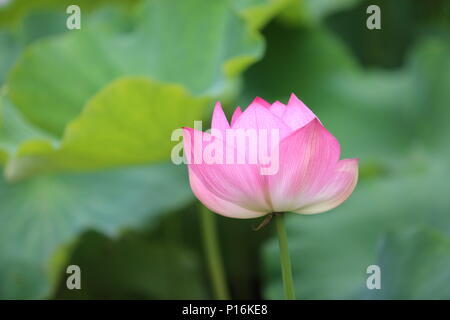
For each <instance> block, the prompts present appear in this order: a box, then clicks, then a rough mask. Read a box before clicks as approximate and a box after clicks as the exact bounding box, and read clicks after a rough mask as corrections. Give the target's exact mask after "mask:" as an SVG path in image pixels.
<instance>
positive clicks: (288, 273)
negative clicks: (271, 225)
mask: <svg viewBox="0 0 450 320" xmlns="http://www.w3.org/2000/svg"><path fill="white" fill-rule="evenodd" d="M274 216H275V221H276V225H277V232H278V243H279V246H280V261H281V274H282V277H283V287H284V296H285V298H286V300H295V289H294V280H293V278H292V267H291V257H290V255H289V248H288V239H287V234H286V227H285V223H284V213H275V214H274Z"/></svg>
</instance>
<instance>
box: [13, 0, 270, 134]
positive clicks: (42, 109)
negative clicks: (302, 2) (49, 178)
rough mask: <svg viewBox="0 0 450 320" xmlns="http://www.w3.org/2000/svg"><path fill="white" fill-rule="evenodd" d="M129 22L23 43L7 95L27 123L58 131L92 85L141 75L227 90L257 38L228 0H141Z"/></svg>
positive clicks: (201, 89) (254, 54) (254, 51)
mask: <svg viewBox="0 0 450 320" xmlns="http://www.w3.org/2000/svg"><path fill="white" fill-rule="evenodd" d="M137 9H138V10H137V11H136V12H137V13H136V15H137V17H136V18H135V24H134V25H131V26H129V28H130V29H131V30H114V29H113V30H109V29H108V28H100V29H99V27H98V25H94V26H92V25H89V24H88V25H87V26H85V27H82V29H81V30H74V31H72V32H68V33H66V34H64V35H62V36H59V37H55V38H52V39H44V40H42V41H38V42H36V43H35V44H33V45H31V46H30V47H29V48H27V50H25V52H24V53H23V55H22V56H21V58H20V59H19V61H18V63H17V64H16V65H15V67H14V68H13V70H12V71H11V74H10V78H9V81H8V95H9V97H10V98H11V100H12V102H13V104H14V105H15V106H16V107H17V108H19V109H20V110H21V111H22V112H23V114H24V115H25V116H26V117H27V118H29V119H30V121H32V122H33V123H35V124H37V125H39V126H41V127H42V128H44V129H46V130H48V131H50V132H54V133H57V134H61V133H62V132H63V130H64V128H65V126H66V124H67V123H68V122H70V121H71V120H72V119H73V118H74V117H75V116H76V115H77V114H79V113H80V111H81V109H82V108H83V106H84V105H85V103H86V102H87V101H88V99H89V98H90V97H91V96H92V95H94V94H95V93H96V92H97V91H98V90H99V89H101V88H102V87H103V86H105V85H106V84H107V83H108V82H110V81H111V80H113V79H115V78H117V77H119V76H123V75H147V76H150V77H152V78H154V79H156V80H160V81H164V82H175V83H179V84H181V85H183V86H185V87H186V88H187V89H188V90H189V91H191V92H192V93H194V94H206V93H208V94H211V95H225V94H226V93H230V91H229V90H231V87H232V86H233V83H235V81H234V80H233V79H236V76H238V75H239V74H240V72H242V70H244V69H245V68H246V67H247V66H248V65H249V64H251V63H252V62H254V61H255V60H257V59H258V58H259V57H260V56H261V54H262V51H263V41H262V38H261V36H259V35H258V34H257V32H256V30H253V29H252V28H250V27H249V26H248V24H247V23H246V21H245V20H244V19H243V18H241V17H240V16H239V14H238V13H236V11H235V10H234V9H233V8H232V6H231V4H230V3H229V1H226V0H221V1H203V0H182V1H181V0H149V1H146V2H144V3H142V6H139V7H138V8H137Z"/></svg>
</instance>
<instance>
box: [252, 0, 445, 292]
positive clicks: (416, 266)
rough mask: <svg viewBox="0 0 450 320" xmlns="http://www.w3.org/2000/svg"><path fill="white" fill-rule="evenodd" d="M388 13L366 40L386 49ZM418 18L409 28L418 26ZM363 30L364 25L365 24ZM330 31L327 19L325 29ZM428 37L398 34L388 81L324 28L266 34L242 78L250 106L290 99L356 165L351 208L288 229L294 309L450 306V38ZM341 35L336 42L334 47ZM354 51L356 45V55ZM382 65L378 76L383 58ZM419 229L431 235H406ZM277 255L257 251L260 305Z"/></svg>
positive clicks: (277, 284) (272, 248) (434, 31)
mask: <svg viewBox="0 0 450 320" xmlns="http://www.w3.org/2000/svg"><path fill="white" fill-rule="evenodd" d="M399 5H404V6H406V5H405V4H404V3H400V4H399ZM361 7H362V6H361ZM390 7H391V6H390V5H387V6H386V7H384V6H381V8H382V9H381V10H382V14H383V13H384V12H387V14H386V15H385V16H382V17H385V18H384V20H383V21H385V22H383V24H382V25H383V27H382V30H381V31H373V32H375V33H376V32H378V36H379V37H382V38H383V39H385V38H388V39H389V36H388V34H390V33H385V32H383V28H385V27H384V26H386V28H389V26H397V25H398V22H395V23H394V22H393V21H392V20H391V21H390V20H389V19H388V17H389V16H388V15H389V14H392V12H390V11H389V10H388V8H390ZM393 7H396V6H393ZM364 8H365V7H364ZM410 9H411V8H410ZM383 10H384V11H383ZM355 11H356V9H355ZM358 12H360V11H356V12H354V15H355V16H356V15H357V14H358ZM447 14H448V13H447ZM348 16H351V13H346V14H344V17H348ZM358 16H360V15H358ZM382 19H383V18H382ZM410 19H413V17H410ZM417 19H418V20H419V21H418V22H415V23H414V24H413V25H414V26H419V25H420V23H424V22H423V20H420V17H417ZM360 20H361V21H359V23H361V24H362V23H365V21H364V19H363V18H362V16H360ZM337 21H339V17H334V18H333V24H334V25H335V24H337ZM353 23H355V22H353ZM413 25H411V27H412V26H413ZM403 27H404V26H403ZM408 27H409V25H408ZM399 28H402V26H399ZM428 28H429V29H428V34H425V35H423V34H420V37H417V35H416V34H415V33H411V32H412V31H413V30H405V29H404V30H400V32H406V33H407V35H405V37H408V38H409V39H410V41H411V42H412V43H409V44H408V46H409V47H410V50H409V51H408V53H407V54H406V55H405V56H404V58H403V61H402V63H401V64H402V65H401V66H400V67H396V68H395V69H390V70H386V69H380V68H373V67H372V68H370V69H367V68H363V67H362V66H360V63H361V62H360V61H358V60H357V59H355V58H354V57H353V55H352V50H349V48H348V47H347V46H345V45H344V44H345V42H342V41H341V40H340V39H338V38H337V37H336V36H335V35H333V31H332V30H330V29H328V28H326V29H323V27H314V28H311V27H308V28H304V27H301V28H297V29H286V28H285V27H284V28H283V27H277V28H272V29H271V30H270V33H268V34H267V37H268V52H267V54H266V57H265V58H264V60H263V61H262V62H261V63H259V64H258V65H256V66H255V67H254V68H252V69H251V70H249V72H248V73H247V81H246V82H247V83H248V91H247V92H248V94H249V96H252V95H253V93H255V92H258V91H263V92H266V93H267V92H270V94H271V95H272V96H271V97H272V99H279V98H284V97H285V95H286V92H285V91H284V90H285V89H286V88H287V91H288V92H289V91H291V90H292V91H295V92H297V93H298V94H299V95H300V96H302V97H303V98H304V101H305V102H306V104H307V105H308V106H310V107H312V108H313V110H314V111H316V113H317V114H318V116H319V117H320V119H321V120H322V121H323V122H324V123H325V125H326V126H327V128H329V129H330V130H331V132H332V133H333V134H334V135H336V137H337V138H338V139H339V140H340V142H341V148H342V152H343V156H345V157H360V158H361V162H360V164H361V167H360V176H361V181H360V183H359V185H358V186H357V188H356V191H355V192H354V194H353V195H352V196H351V198H350V200H348V201H347V202H346V203H344V204H343V205H342V206H340V207H339V208H337V209H335V210H333V211H332V212H330V213H327V214H323V215H318V216H300V217H299V216H297V215H293V216H291V217H289V219H288V221H287V224H288V234H289V244H290V246H291V253H292V255H293V266H294V279H295V281H296V287H297V292H298V295H299V298H301V299H315V298H322V299H352V298H358V299H360V298H369V299H373V298H375V299H377V298H382V299H409V298H411V299H414V298H415V299H433V298H441V299H443V298H448V297H449V296H450V291H449V290H448V288H447V287H446V286H444V285H443V284H442V282H443V281H444V280H443V279H447V278H448V241H449V240H450V215H449V214H450V199H449V197H448V196H447V195H446V194H447V193H448V192H447V190H448V187H449V183H448V176H449V174H450V171H449V170H448V165H447V163H448V162H449V153H448V143H449V142H448V141H449V138H450V137H449V121H450V114H449V102H448V101H450V100H449V98H450V96H449V92H450V91H449V89H450V78H449V76H450V42H449V41H448V39H449V35H450V34H449V30H448V28H447V29H445V30H446V31H445V32H444V31H443V30H442V29H441V26H440V25H439V26H438V27H437V26H434V25H433V24H430V25H428ZM353 29H357V30H358V31H356V32H361V33H364V34H369V33H370V32H371V31H369V30H367V29H365V28H355V27H354V25H353ZM347 31H348V30H347ZM414 31H415V30H414ZM424 31H425V30H424ZM286 32H289V34H290V38H291V39H297V41H292V42H290V43H289V46H288V47H286V46H284V47H283V46H281V43H280V36H279V35H280V34H282V33H283V34H285V33H286ZM348 32H353V31H348ZM380 32H381V33H382V34H380ZM393 32H394V31H393ZM396 32H399V31H398V30H396ZM384 34H386V36H383V35H384ZM346 36H348V33H346V32H343V36H342V38H343V39H346ZM415 36H416V38H414V37H415ZM358 40H362V38H361V39H359V38H356V43H353V45H355V46H356V45H358V44H360V43H359V42H357V41H358ZM347 41H349V40H348V39H347ZM353 41H355V40H353ZM366 41H367V39H364V40H362V42H363V43H365V42H366ZM369 45H370V44H369ZM372 46H373V47H374V49H373V50H377V49H380V47H379V46H376V45H374V44H372ZM390 49H392V48H388V50H387V52H389V50H390ZM357 51H358V50H357ZM369 51H371V50H370V49H369ZM385 54H386V53H385ZM280 57H283V59H281V58H280ZM373 57H376V56H372V57H371V59H373ZM286 60H288V61H286ZM379 61H380V63H379V64H380V65H381V66H384V64H385V61H386V60H385V59H384V58H383V56H381V57H380V59H379ZM362 62H364V61H362ZM372 62H373V61H372ZM265 73H270V74H272V75H274V76H275V78H277V79H284V80H285V82H283V81H281V80H279V81H277V82H276V83H270V80H266V79H267V78H266V77H262V74H265ZM316 106H317V107H316ZM422 225H424V226H428V227H430V228H432V229H431V230H432V231H417V233H406V234H405V233H404V230H407V229H414V228H420V226H422ZM383 239H387V240H386V241H385V242H383V241H384V240H383ZM408 240H409V241H408ZM381 245H382V246H383V247H382V249H380V246H381ZM276 248H277V243H276V241H275V240H273V241H271V242H270V243H269V244H268V245H267V247H266V250H265V257H266V259H265V261H266V269H265V270H266V275H267V276H268V277H269V279H270V280H269V281H267V291H266V294H267V297H269V298H281V297H282V288H281V283H282V282H281V278H280V273H279V264H278V262H277V259H278V254H277V250H276ZM380 250H381V252H379V251H380ZM415 250H417V252H416V251H415ZM414 254H417V257H414V256H413V255H414ZM393 255H397V256H395V257H393ZM372 264H375V265H380V266H381V272H382V273H381V277H382V287H383V289H382V290H379V291H378V290H374V291H370V290H368V289H367V288H366V283H365V281H366V279H367V277H368V274H366V268H367V267H368V266H369V265H372ZM400 270H401V272H400Z"/></svg>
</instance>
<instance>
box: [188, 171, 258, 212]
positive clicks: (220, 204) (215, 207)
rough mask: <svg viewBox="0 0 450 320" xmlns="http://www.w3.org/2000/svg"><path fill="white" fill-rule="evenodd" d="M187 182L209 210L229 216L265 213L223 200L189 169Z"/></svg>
mask: <svg viewBox="0 0 450 320" xmlns="http://www.w3.org/2000/svg"><path fill="white" fill-rule="evenodd" d="M189 182H190V185H191V189H192V192H193V193H194V194H195V196H196V197H197V198H198V199H199V200H200V202H201V203H203V204H204V205H205V207H207V208H208V209H209V210H211V211H212V212H214V213H217V214H220V215H222V216H225V217H229V218H237V219H251V218H257V217H260V216H263V215H265V214H266V213H265V212H257V211H251V210H247V209H245V208H243V207H240V206H238V205H236V204H233V203H231V202H229V201H226V200H223V199H221V198H219V197H217V196H216V195H215V194H214V193H212V192H211V191H210V190H209V189H208V188H206V187H205V185H204V184H203V183H202V181H201V180H200V179H199V178H198V177H197V175H196V174H195V173H194V172H193V171H192V170H189Z"/></svg>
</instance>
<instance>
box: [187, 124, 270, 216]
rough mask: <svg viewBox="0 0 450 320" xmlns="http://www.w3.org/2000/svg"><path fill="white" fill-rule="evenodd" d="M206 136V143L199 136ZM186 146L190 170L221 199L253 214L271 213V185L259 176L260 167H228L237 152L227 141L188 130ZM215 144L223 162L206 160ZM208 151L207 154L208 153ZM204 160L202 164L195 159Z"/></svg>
mask: <svg viewBox="0 0 450 320" xmlns="http://www.w3.org/2000/svg"><path fill="white" fill-rule="evenodd" d="M199 135H202V137H203V138H202V139H198V136H199ZM183 141H184V146H185V151H186V153H189V152H190V155H186V158H187V159H188V160H191V161H188V167H189V170H192V171H193V172H194V173H195V174H196V176H197V177H198V178H199V179H200V180H201V182H202V183H203V184H204V185H205V187H207V188H208V189H209V190H210V191H211V192H212V193H213V194H215V195H216V196H217V197H219V198H221V199H223V200H226V201H229V202H231V203H234V204H236V205H238V206H241V207H244V208H246V209H248V210H250V211H257V212H270V211H271V207H270V206H269V203H268V194H267V185H266V181H265V179H264V176H262V175H261V174H260V172H259V166H258V165H257V164H248V163H242V164H241V163H236V161H233V163H232V164H228V163H227V154H232V155H236V153H237V151H236V150H235V149H233V148H232V147H230V146H229V145H228V144H226V143H224V142H223V140H221V139H219V138H215V137H211V135H209V134H208V133H205V132H201V131H198V130H194V129H191V128H184V139H183ZM211 143H216V144H217V146H219V147H221V148H222V150H221V157H219V158H220V159H219V161H210V159H208V157H206V155H207V152H206V148H208V146H210V144H211ZM204 151H205V152H204ZM199 158H201V159H202V162H201V163H199V162H198V161H195V159H199Z"/></svg>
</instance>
